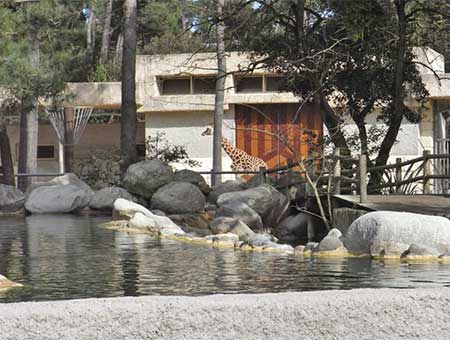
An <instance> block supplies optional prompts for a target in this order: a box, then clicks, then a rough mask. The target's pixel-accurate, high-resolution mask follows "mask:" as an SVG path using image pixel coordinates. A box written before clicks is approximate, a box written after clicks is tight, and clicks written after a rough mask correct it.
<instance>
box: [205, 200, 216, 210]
mask: <svg viewBox="0 0 450 340" xmlns="http://www.w3.org/2000/svg"><path fill="white" fill-rule="evenodd" d="M205 210H206V211H216V210H217V205H215V204H212V203H209V202H206V203H205Z"/></svg>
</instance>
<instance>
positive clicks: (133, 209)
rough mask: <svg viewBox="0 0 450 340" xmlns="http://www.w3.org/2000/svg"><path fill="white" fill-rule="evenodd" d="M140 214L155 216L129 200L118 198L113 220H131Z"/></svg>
mask: <svg viewBox="0 0 450 340" xmlns="http://www.w3.org/2000/svg"><path fill="white" fill-rule="evenodd" d="M138 212H139V213H141V214H143V215H146V216H152V215H154V214H152V213H151V212H150V210H148V209H147V208H145V207H143V206H142V205H140V204H137V203H134V202H131V201H129V200H126V199H123V198H118V199H116V200H115V201H114V205H113V218H114V219H116V220H117V219H119V220H124V219H125V220H129V219H130V218H132V217H133V216H134V215H135V214H136V213H138Z"/></svg>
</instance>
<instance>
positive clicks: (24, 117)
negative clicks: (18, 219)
mask: <svg viewBox="0 0 450 340" xmlns="http://www.w3.org/2000/svg"><path fill="white" fill-rule="evenodd" d="M30 43H31V46H32V49H31V55H30V64H31V66H32V67H33V68H38V67H39V64H40V46H39V45H40V44H39V40H38V38H37V33H36V32H31V33H30ZM38 124H39V122H38V110H37V99H36V98H22V103H21V110H20V131H19V162H18V163H19V164H18V172H19V173H36V170H37V146H38V129H39V125H38ZM17 182H18V188H19V189H20V190H22V191H24V192H25V191H26V189H27V187H28V186H29V185H30V184H31V183H32V182H33V179H32V177H19V178H18V180H17Z"/></svg>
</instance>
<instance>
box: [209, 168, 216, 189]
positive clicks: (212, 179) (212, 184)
mask: <svg viewBox="0 0 450 340" xmlns="http://www.w3.org/2000/svg"><path fill="white" fill-rule="evenodd" d="M210 176H211V187H213V186H215V185H216V176H215V173H214V169H211V171H210Z"/></svg>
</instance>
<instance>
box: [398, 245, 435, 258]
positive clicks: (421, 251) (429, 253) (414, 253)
mask: <svg viewBox="0 0 450 340" xmlns="http://www.w3.org/2000/svg"><path fill="white" fill-rule="evenodd" d="M439 255H440V253H439V252H438V251H437V250H436V249H433V248H429V247H424V246H421V245H418V244H411V246H410V247H409V248H408V250H406V251H405V252H404V253H403V254H402V256H401V257H402V258H406V259H408V260H426V259H432V258H438V257H439Z"/></svg>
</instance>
